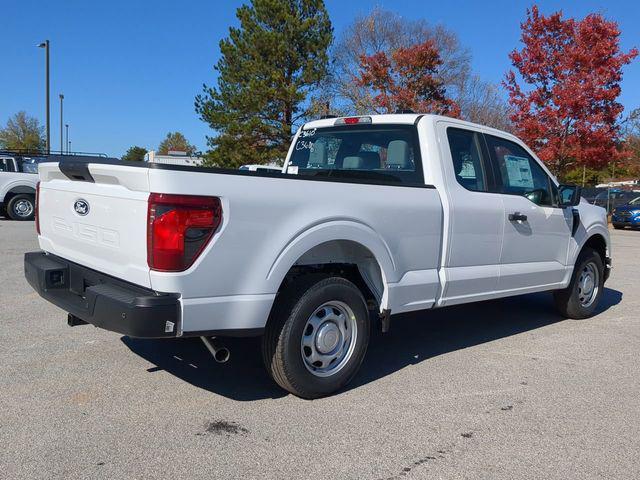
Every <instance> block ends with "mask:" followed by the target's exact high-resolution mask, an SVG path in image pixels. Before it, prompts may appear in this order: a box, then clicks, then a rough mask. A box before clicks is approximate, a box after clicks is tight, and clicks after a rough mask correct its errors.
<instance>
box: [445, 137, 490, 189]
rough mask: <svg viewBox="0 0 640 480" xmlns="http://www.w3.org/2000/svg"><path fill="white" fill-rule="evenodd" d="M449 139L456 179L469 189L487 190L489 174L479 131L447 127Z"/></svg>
mask: <svg viewBox="0 0 640 480" xmlns="http://www.w3.org/2000/svg"><path fill="white" fill-rule="evenodd" d="M447 139H448V141H449V149H450V151H451V159H452V161H453V171H454V173H455V175H456V180H457V181H458V183H459V184H460V185H462V186H463V187H464V188H466V189H467V190H473V191H476V192H486V191H487V190H488V189H487V175H486V172H485V169H484V165H483V159H482V148H481V147H480V145H481V143H480V142H482V138H481V136H480V134H479V133H478V132H473V131H471V130H463V129H461V128H452V127H449V128H447Z"/></svg>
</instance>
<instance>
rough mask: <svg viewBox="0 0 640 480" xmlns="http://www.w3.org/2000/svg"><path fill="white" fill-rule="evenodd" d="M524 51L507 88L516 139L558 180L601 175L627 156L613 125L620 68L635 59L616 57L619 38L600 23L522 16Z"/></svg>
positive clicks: (533, 12)
mask: <svg viewBox="0 0 640 480" xmlns="http://www.w3.org/2000/svg"><path fill="white" fill-rule="evenodd" d="M521 28H522V38H521V40H522V43H523V44H524V48H523V49H522V50H517V49H516V50H513V51H512V52H511V53H510V54H509V58H510V59H511V61H512V63H513V66H514V67H515V68H516V69H517V70H518V72H519V74H520V77H521V79H522V80H523V82H524V84H526V86H524V87H521V85H520V84H519V83H518V80H517V78H516V75H515V73H514V72H513V71H509V72H508V73H507V75H506V79H505V81H504V85H505V87H506V88H507V90H508V92H509V103H510V104H511V107H512V109H513V113H512V115H511V120H512V121H513V123H514V126H515V129H516V133H517V134H518V135H519V136H520V138H522V139H523V140H524V141H525V142H526V143H527V144H529V145H530V146H531V147H532V148H533V149H534V150H536V152H537V154H538V156H539V157H540V158H541V159H542V160H543V161H544V162H546V163H547V164H548V165H549V167H550V168H551V169H552V170H553V171H554V173H556V174H557V175H562V174H563V173H565V172H566V171H567V170H568V169H570V168H575V167H579V166H580V167H581V166H583V165H586V166H588V167H593V168H602V167H603V166H605V165H607V164H608V163H609V162H610V161H615V160H618V159H620V157H621V156H624V155H625V153H624V152H623V151H622V150H621V149H620V129H619V125H618V119H619V117H620V114H621V113H622V111H623V106H622V105H621V104H620V103H618V102H617V101H616V99H617V98H618V96H619V95H620V81H621V79H622V67H623V66H624V65H626V64H628V63H630V62H631V60H632V59H633V58H634V57H635V56H636V55H638V51H637V50H636V49H635V48H634V49H632V50H630V51H629V52H627V53H623V52H621V51H620V44H619V37H620V30H619V29H618V25H617V24H616V23H615V22H613V21H608V20H606V19H605V18H604V17H603V16H602V15H599V14H590V15H587V16H586V17H585V18H584V19H583V20H575V19H573V18H563V15H562V12H561V11H560V12H556V13H553V14H551V15H549V16H545V15H541V14H540V12H539V11H538V8H537V7H536V6H533V7H532V8H531V9H530V10H529V9H528V10H527V19H526V21H525V22H524V23H522V24H521Z"/></svg>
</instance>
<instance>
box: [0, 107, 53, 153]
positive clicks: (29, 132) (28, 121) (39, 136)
mask: <svg viewBox="0 0 640 480" xmlns="http://www.w3.org/2000/svg"><path fill="white" fill-rule="evenodd" d="M43 132H44V129H43V128H42V127H41V126H40V123H39V122H38V119H37V118H34V117H30V116H29V115H27V113H26V112H24V111H21V112H18V113H16V114H15V115H14V116H13V117H11V118H10V119H9V120H8V121H7V126H6V127H5V128H2V129H0V148H4V149H7V150H42V149H44V146H45V140H44V133H43Z"/></svg>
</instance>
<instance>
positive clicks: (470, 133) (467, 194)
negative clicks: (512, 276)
mask: <svg viewBox="0 0 640 480" xmlns="http://www.w3.org/2000/svg"><path fill="white" fill-rule="evenodd" d="M437 125H438V137H439V138H440V139H441V141H440V148H441V150H440V152H441V157H442V159H443V163H442V165H443V173H444V174H445V176H446V182H447V188H446V189H445V192H444V194H445V196H446V198H444V199H443V203H446V205H445V210H446V211H448V212H449V216H448V220H447V225H445V229H446V235H445V237H444V245H445V247H444V251H443V258H442V270H441V271H442V274H443V275H444V285H445V286H444V290H443V293H442V296H441V300H440V303H439V304H440V305H453V304H456V303H463V302H468V301H473V300H482V299H483V298H490V297H491V296H492V295H493V293H494V292H495V290H496V288H497V287H498V275H499V270H500V251H501V245H502V230H503V228H504V225H503V217H504V209H503V203H502V199H501V198H500V196H499V195H495V194H493V193H490V191H491V189H492V188H491V186H492V184H493V179H492V173H491V167H490V165H489V160H488V158H487V157H488V154H487V151H486V146H485V144H484V140H483V138H482V133H480V132H478V131H475V130H471V129H466V128H460V127H459V126H457V125H456V124H451V123H448V122H438V124H437Z"/></svg>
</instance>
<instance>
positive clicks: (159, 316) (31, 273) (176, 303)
mask: <svg viewBox="0 0 640 480" xmlns="http://www.w3.org/2000/svg"><path fill="white" fill-rule="evenodd" d="M24 274H25V277H26V279H27V281H28V282H29V284H30V285H31V286H32V287H33V288H34V290H36V292H38V294H39V295H40V296H41V297H42V298H44V299H45V300H48V301H49V302H51V303H53V304H54V305H56V306H58V307H60V308H62V309H63V310H65V311H67V312H69V313H70V314H72V315H74V316H76V317H78V318H80V319H81V320H84V321H85V322H87V323H91V324H92V325H95V326H96V327H100V328H104V329H105V330H110V331H112V332H117V333H120V334H122V335H128V336H130V337H138V338H163V337H176V336H177V335H178V332H180V328H179V327H180V315H181V313H180V312H181V305H180V296H179V295H178V294H174V293H158V292H155V291H153V290H150V289H147V288H143V287H140V286H137V285H133V284H130V283H128V282H125V281H122V280H119V279H116V278H113V277H110V276H108V275H105V274H103V273H100V272H97V271H95V270H91V269H89V268H86V267H83V266H82V265H78V264H76V263H73V262H69V261H67V260H64V259H62V258H60V257H56V256H54V255H50V254H46V253H44V252H30V253H26V254H25V256H24Z"/></svg>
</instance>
